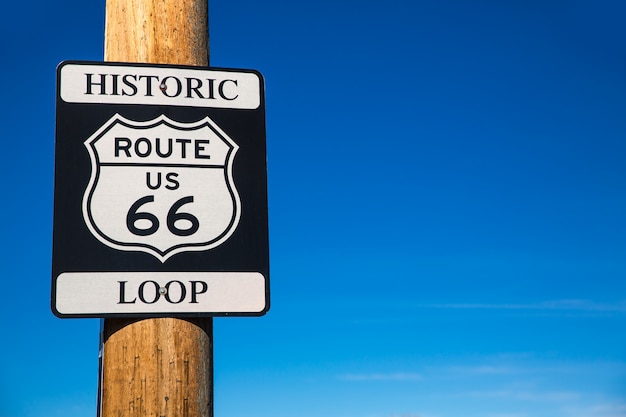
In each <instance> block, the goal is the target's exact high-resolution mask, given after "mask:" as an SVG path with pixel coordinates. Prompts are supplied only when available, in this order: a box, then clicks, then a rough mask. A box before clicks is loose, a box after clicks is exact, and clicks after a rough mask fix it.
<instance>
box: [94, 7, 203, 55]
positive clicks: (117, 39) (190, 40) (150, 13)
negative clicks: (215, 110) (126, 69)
mask: <svg viewBox="0 0 626 417" xmlns="http://www.w3.org/2000/svg"><path fill="white" fill-rule="evenodd" d="M104 59H105V60H106V61H118V62H147V63H153V64H184V65H198V66H207V65H208V64H209V36H208V2H207V0H204V1H201V0H107V2H106V22H105V42H104Z"/></svg>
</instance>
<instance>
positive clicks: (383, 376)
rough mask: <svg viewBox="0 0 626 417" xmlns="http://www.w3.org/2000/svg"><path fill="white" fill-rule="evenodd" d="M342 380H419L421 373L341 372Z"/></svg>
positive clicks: (340, 377)
mask: <svg viewBox="0 0 626 417" xmlns="http://www.w3.org/2000/svg"><path fill="white" fill-rule="evenodd" d="M339 379H341V380H343V381H421V380H422V379H424V378H423V377H422V375H420V374H417V373H414V372H392V373H370V374H342V375H339Z"/></svg>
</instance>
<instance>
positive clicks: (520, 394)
mask: <svg viewBox="0 0 626 417" xmlns="http://www.w3.org/2000/svg"><path fill="white" fill-rule="evenodd" d="M460 395H461V396H467V397H473V398H499V399H506V400H516V401H533V402H544V401H549V402H568V401H574V400H577V399H579V398H580V397H581V394H580V393H579V392H575V391H527V390H514V389H503V390H492V391H468V392H464V393H461V394H460Z"/></svg>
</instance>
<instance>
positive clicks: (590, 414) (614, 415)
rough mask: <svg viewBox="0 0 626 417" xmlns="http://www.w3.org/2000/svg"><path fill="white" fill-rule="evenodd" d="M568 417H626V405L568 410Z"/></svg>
mask: <svg viewBox="0 0 626 417" xmlns="http://www.w3.org/2000/svg"><path fill="white" fill-rule="evenodd" d="M566 413H567V414H566V415H567V417H626V403H604V404H595V405H591V406H588V407H582V408H581V407H577V408H568V409H566Z"/></svg>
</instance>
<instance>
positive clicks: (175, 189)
mask: <svg viewBox="0 0 626 417" xmlns="http://www.w3.org/2000/svg"><path fill="white" fill-rule="evenodd" d="M56 117H57V119H56V155H55V183H54V184H55V190H54V233H53V256H52V310H53V312H54V314H56V315H57V316H59V317H112V316H141V317H163V316H216V315H262V314H265V313H266V312H267V310H268V309H269V245H268V226H267V170H266V162H265V161H266V157H265V155H266V152H265V104H264V89H263V78H262V76H261V75H260V74H259V73H258V72H256V71H251V70H234V69H221V68H200V67H184V66H167V65H143V64H124V63H109V62H78V61H67V62H63V63H61V64H60V65H59V67H58V69H57V113H56Z"/></svg>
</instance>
